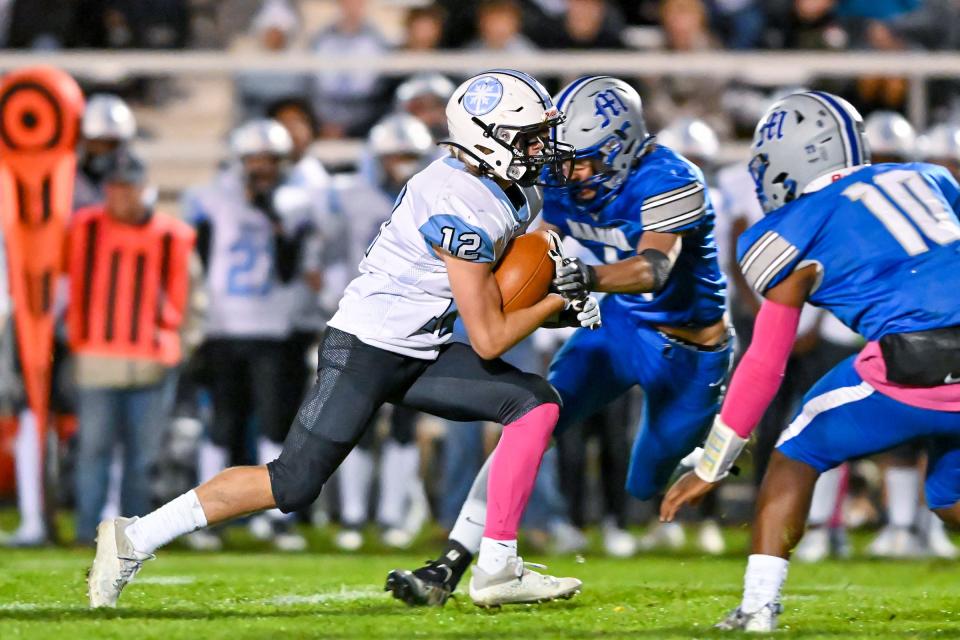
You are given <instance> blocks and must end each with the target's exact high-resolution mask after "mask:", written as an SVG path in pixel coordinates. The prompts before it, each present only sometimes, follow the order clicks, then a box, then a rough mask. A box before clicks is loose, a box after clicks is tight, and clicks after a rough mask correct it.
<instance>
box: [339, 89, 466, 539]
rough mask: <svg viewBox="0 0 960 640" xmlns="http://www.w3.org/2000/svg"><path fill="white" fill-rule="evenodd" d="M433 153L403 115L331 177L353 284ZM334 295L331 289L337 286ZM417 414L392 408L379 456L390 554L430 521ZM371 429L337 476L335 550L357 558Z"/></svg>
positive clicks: (419, 128) (386, 123)
mask: <svg viewBox="0 0 960 640" xmlns="http://www.w3.org/2000/svg"><path fill="white" fill-rule="evenodd" d="M451 91H452V90H451ZM435 150H436V146H435V145H434V142H433V137H432V136H431V135H430V131H429V130H428V129H427V127H426V125H425V124H423V123H422V122H421V121H420V120H418V119H417V118H415V117H413V116H412V115H409V114H406V113H397V114H393V115H390V116H387V117H386V118H384V119H383V120H381V121H380V122H378V123H377V125H376V126H374V127H373V129H371V130H370V135H369V136H368V137H367V143H366V147H365V149H364V152H363V156H362V159H361V161H360V168H359V171H357V172H356V173H345V174H339V175H337V176H334V178H333V182H332V187H333V188H332V189H331V192H330V197H329V201H330V209H331V212H332V213H333V216H334V217H335V218H336V219H337V220H338V222H340V224H341V225H342V227H343V230H344V233H343V237H344V242H342V243H341V244H342V246H343V248H344V249H345V252H346V253H347V255H346V256H345V261H344V263H343V264H344V265H345V266H346V267H347V270H348V273H349V278H350V279H351V280H352V279H353V278H355V277H356V276H357V275H358V271H357V265H359V264H360V262H361V260H362V259H363V255H364V253H365V252H366V250H367V247H369V246H370V243H371V242H373V239H374V238H375V237H376V236H377V233H378V231H379V230H380V226H381V225H382V224H383V223H384V222H386V220H387V219H388V218H389V217H390V213H391V211H392V210H393V203H394V202H395V201H396V199H397V196H398V195H399V194H400V190H401V189H403V185H405V184H406V183H407V180H409V179H410V178H411V177H412V176H413V174H415V173H416V172H417V171H419V170H421V169H423V168H424V166H425V165H426V164H427V162H428V161H429V159H430V157H431V155H432V154H433V153H434V152H435ZM329 271H333V269H330V270H329ZM331 275H333V274H331ZM329 280H331V278H328V283H329ZM329 289H331V290H333V289H334V287H333V286H332V283H330V286H329ZM417 415H418V414H417V412H415V411H412V410H410V409H405V408H403V407H394V408H393V410H392V411H391V412H390V419H389V422H390V435H389V437H388V438H387V439H386V440H385V441H384V442H383V444H382V446H381V449H380V451H381V457H380V465H379V467H380V485H379V491H378V494H379V502H378V505H377V522H378V524H380V526H381V527H383V536H382V541H383V543H384V544H386V545H387V546H390V547H398V548H404V547H407V546H409V545H410V543H411V542H412V541H413V538H414V536H415V535H416V534H417V532H418V531H419V529H420V527H421V526H422V524H423V520H424V519H425V518H426V517H428V515H429V512H428V509H427V508H426V493H425V491H424V488H423V483H422V482H421V480H420V475H419V473H418V471H419V468H420V451H419V448H418V447H417V443H416V440H415V436H416V420H417ZM374 422H376V417H375V418H374ZM373 426H374V425H371V426H370V427H369V428H367V430H366V432H365V433H364V436H363V437H362V438H361V439H360V442H359V443H358V444H357V447H356V448H355V449H354V450H353V451H351V452H350V455H348V456H347V458H346V460H344V461H343V465H342V466H341V467H340V471H339V472H338V477H339V486H340V519H341V523H342V524H343V528H342V529H341V530H340V531H339V532H338V533H337V535H336V537H335V538H334V543H335V544H336V545H337V547H338V548H340V549H343V550H345V551H356V550H357V549H359V548H360V547H361V546H362V545H363V532H362V529H363V526H364V525H365V524H366V522H367V513H368V510H367V507H368V504H369V501H370V488H371V483H372V480H373V475H374V469H375V466H376V462H375V457H374V450H373V445H374V444H375V440H376V438H375V431H376V429H375V428H373Z"/></svg>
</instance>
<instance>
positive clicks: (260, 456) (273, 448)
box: [257, 438, 296, 520]
mask: <svg viewBox="0 0 960 640" xmlns="http://www.w3.org/2000/svg"><path fill="white" fill-rule="evenodd" d="M281 451H283V443H281V442H274V441H273V440H271V439H270V438H260V439H259V440H258V441H257V462H259V463H260V464H267V463H268V462H273V461H274V460H276V459H277V458H279V457H280V452H281ZM264 515H265V516H266V517H268V518H270V519H271V520H291V519H293V518H294V517H295V516H296V514H294V513H284V512H283V511H280V509H270V510H268V511H266V512H264Z"/></svg>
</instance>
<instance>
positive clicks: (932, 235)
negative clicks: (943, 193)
mask: <svg viewBox="0 0 960 640" xmlns="http://www.w3.org/2000/svg"><path fill="white" fill-rule="evenodd" d="M874 182H875V183H876V186H875V185H873V184H868V183H866V182H855V183H853V184H852V185H850V186H849V187H847V188H846V189H844V191H843V195H844V196H846V197H847V198H849V199H850V200H852V201H853V202H860V203H861V204H863V206H865V207H866V208H867V210H868V211H869V212H870V213H871V214H873V215H874V216H875V217H876V218H877V219H878V220H879V221H880V222H881V224H883V226H884V227H886V229H887V231H889V232H890V235H892V236H893V237H894V239H895V240H896V241H897V242H898V243H900V246H901V247H903V250H904V251H906V252H907V254H908V255H911V256H915V255H917V254H920V253H924V252H926V251H928V250H929V246H928V245H927V242H926V241H925V240H924V237H925V238H926V239H927V240H930V241H931V242H934V243H936V244H938V245H945V244H949V243H951V242H954V241H956V240H960V224H958V223H957V220H956V218H955V217H954V215H953V213H952V212H951V211H950V210H949V208H947V206H946V205H945V204H944V202H943V200H942V199H941V198H939V197H938V196H937V194H936V193H935V192H934V191H933V189H931V188H930V185H928V184H927V182H926V181H925V180H924V179H923V176H921V175H920V174H919V173H917V172H916V171H909V170H906V169H897V170H894V171H888V172H886V173H882V174H880V175H878V176H876V177H875V178H874ZM908 218H909V219H908ZM911 220H912V221H913V224H910V221H911ZM914 225H916V227H914ZM918 229H919V232H918ZM921 234H922V235H921Z"/></svg>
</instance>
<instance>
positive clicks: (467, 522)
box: [449, 454, 493, 555]
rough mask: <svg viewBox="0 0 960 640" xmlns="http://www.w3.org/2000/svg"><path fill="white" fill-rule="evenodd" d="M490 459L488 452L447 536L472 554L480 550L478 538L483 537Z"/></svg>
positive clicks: (491, 456) (491, 455)
mask: <svg viewBox="0 0 960 640" xmlns="http://www.w3.org/2000/svg"><path fill="white" fill-rule="evenodd" d="M492 459H493V454H490V455H489V456H488V457H487V461H486V462H484V463H483V466H482V467H480V471H479V472H478V473H477V477H476V478H474V480H473V484H472V485H471V486H470V493H469V494H467V499H466V501H465V502H464V503H463V506H462V507H460V513H459V514H458V515H457V521H456V523H454V525H453V529H451V530H450V536H449V538H450V539H451V540H455V541H456V542H459V543H460V544H462V545H463V547H464V548H465V549H466V550H467V551H469V552H470V553H472V554H473V555H477V553H478V552H479V551H480V539H481V538H483V528H484V526H486V522H487V478H489V477H490V460H492Z"/></svg>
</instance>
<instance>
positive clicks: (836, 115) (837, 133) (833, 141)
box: [750, 91, 870, 213]
mask: <svg viewBox="0 0 960 640" xmlns="http://www.w3.org/2000/svg"><path fill="white" fill-rule="evenodd" d="M750 148H751V152H752V154H753V157H752V158H751V160H750V173H751V175H752V176H753V181H754V184H755V185H756V188H757V198H758V199H759V200H760V206H761V207H763V210H764V212H766V213H770V212H771V211H774V210H776V209H779V208H780V207H782V206H783V205H785V204H786V203H788V202H791V201H792V200H794V199H796V198H798V197H799V196H800V195H801V194H802V193H803V190H804V189H805V188H806V186H807V185H808V184H810V182H811V181H813V180H814V179H815V178H818V177H819V176H822V175H823V174H825V173H828V172H830V171H837V170H839V169H844V168H847V167H855V166H859V165H864V164H870V150H869V147H868V145H867V139H866V136H865V135H864V129H863V118H861V117H860V113H859V112H858V111H857V110H856V109H855V108H854V107H853V105H851V104H850V103H849V102H847V101H846V100H844V99H843V98H841V97H839V96H835V95H833V94H830V93H825V92H823V91H803V92H800V93H794V94H791V95H789V96H786V97H784V98H782V99H780V100H777V101H776V102H774V103H773V105H771V106H770V108H768V109H767V112H766V114H764V116H763V118H761V119H760V122H759V123H757V128H756V131H755V132H754V134H753V144H752V145H751V147H750Z"/></svg>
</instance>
